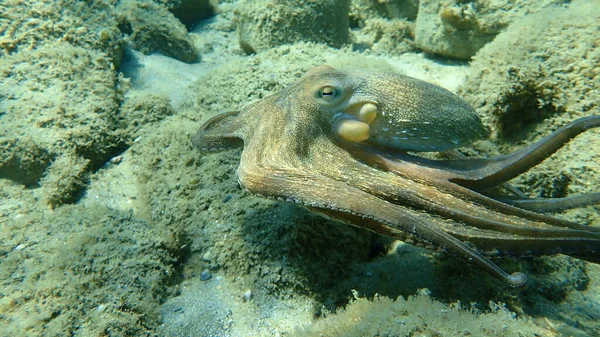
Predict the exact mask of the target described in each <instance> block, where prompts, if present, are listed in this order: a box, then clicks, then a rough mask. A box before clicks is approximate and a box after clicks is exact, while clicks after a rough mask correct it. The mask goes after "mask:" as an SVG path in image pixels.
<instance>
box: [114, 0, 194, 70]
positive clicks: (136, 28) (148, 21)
mask: <svg viewBox="0 0 600 337" xmlns="http://www.w3.org/2000/svg"><path fill="white" fill-rule="evenodd" d="M117 11H118V13H119V14H120V15H121V18H120V22H121V24H120V28H121V31H122V32H123V33H125V34H127V35H128V36H129V38H130V41H131V43H132V45H133V47H134V48H135V49H137V50H139V51H141V52H142V53H144V54H151V53H154V52H158V53H161V54H163V55H166V56H169V57H172V58H175V59H177V60H180V61H182V62H187V63H194V62H198V61H199V59H200V57H199V54H198V51H197V50H196V47H195V46H194V43H193V41H192V38H191V37H190V35H189V34H188V32H187V30H186V28H185V26H184V25H183V23H181V21H179V20H178V19H177V18H176V17H175V16H174V15H173V14H172V13H171V12H169V11H168V10H167V8H166V7H165V6H162V5H159V4H156V3H153V2H148V1H142V0H140V1H138V0H128V1H124V2H122V3H121V4H120V5H119V6H118V7H117Z"/></svg>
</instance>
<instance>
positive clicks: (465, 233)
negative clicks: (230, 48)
mask: <svg viewBox="0 0 600 337" xmlns="http://www.w3.org/2000/svg"><path fill="white" fill-rule="evenodd" d="M323 87H327V88H328V89H327V90H326V93H329V92H330V91H331V90H330V89H329V88H335V90H339V93H340V96H339V97H340V98H339V102H338V101H335V102H334V103H335V104H337V105H335V104H334V105H335V106H334V105H332V102H331V98H329V97H328V99H329V100H330V101H328V102H323V99H322V97H321V96H323V95H322V93H323V89H322V88H323ZM449 95H450V96H449ZM451 95H452V94H450V93H449V92H447V91H445V90H443V89H440V88H438V87H435V86H433V85H429V84H423V82H420V81H417V80H412V79H407V78H406V77H404V76H398V75H393V74H386V73H375V72H372V73H369V72H362V71H354V72H344V71H339V70H335V69H333V68H331V67H327V66H321V67H317V68H314V69H312V70H310V71H309V72H307V74H306V75H305V76H304V77H302V78H301V79H300V80H299V81H298V82H297V83H295V84H293V85H291V86H289V87H287V88H285V89H283V90H281V91H279V92H277V93H275V94H273V95H271V96H269V97H267V98H265V99H263V100H262V101H260V102H256V103H254V104H252V105H250V106H249V107H248V108H247V109H245V110H244V111H242V112H239V113H237V112H229V113H224V114H221V115H218V116H215V117H213V118H212V119H210V120H209V121H207V122H205V123H204V125H203V126H202V127H201V128H200V130H199V131H198V133H197V134H196V135H195V136H194V137H193V140H192V141H193V144H194V146H195V147H197V148H199V149H201V150H204V151H207V150H222V149H227V148H231V147H234V146H243V151H242V155H241V160H240V165H239V167H238V169H237V175H238V178H239V182H240V184H241V185H242V186H243V187H245V188H246V189H247V190H249V191H250V192H252V193H256V194H259V195H262V196H265V197H271V198H276V199H279V200H284V201H287V202H295V203H299V204H302V205H304V206H306V207H308V208H309V209H311V210H313V211H315V212H318V213H321V214H326V215H327V216H329V217H331V218H335V219H338V220H342V221H344V222H346V223H348V224H351V225H355V226H359V227H363V228H366V229H369V230H372V231H375V232H378V233H381V234H384V235H388V236H390V237H394V238H397V239H401V240H408V241H415V242H421V243H424V245H425V246H428V247H436V248H437V249H441V250H444V251H446V252H448V253H451V254H453V255H456V256H458V257H461V258H463V259H464V260H465V261H467V262H469V263H472V264H474V265H476V266H478V267H480V268H482V269H484V270H486V271H487V272H489V273H491V274H492V275H495V276H497V277H499V278H500V279H502V280H503V281H505V282H507V283H508V284H510V285H513V286H520V285H523V284H525V282H526V276H525V275H524V274H522V273H519V272H515V273H513V274H508V273H506V272H505V271H504V270H502V269H501V268H499V267H498V266H497V265H495V264H494V263H493V262H491V261H490V260H489V258H488V257H487V255H501V254H511V255H531V254H534V255H544V254H556V253H564V254H571V255H576V256H578V257H585V258H588V259H595V258H598V257H599V255H600V229H599V228H598V227H595V226H593V225H592V226H586V225H581V224H577V223H573V222H569V221H565V220H561V219H557V218H553V217H550V216H547V215H544V214H540V213H537V212H532V211H529V210H525V209H522V208H519V207H515V206H513V205H510V204H507V203H505V202H501V201H498V200H495V199H492V198H491V197H488V196H486V195H484V194H483V193H484V192H481V191H484V190H486V189H488V188H490V187H493V186H496V185H499V184H502V183H504V182H506V181H507V180H509V179H511V178H513V177H515V176H517V175H519V174H521V173H523V172H525V171H527V170H529V169H530V168H531V167H533V166H535V165H537V164H538V163H540V162H541V161H542V160H543V159H545V158H546V157H548V156H550V155H551V154H552V153H554V152H555V151H556V150H557V149H559V148H560V147H562V146H563V145H564V144H565V143H567V142H568V141H570V140H571V139H572V138H574V137H575V136H577V135H578V134H580V133H582V132H584V131H586V130H588V129H590V128H595V127H598V126H600V116H589V117H585V118H582V119H580V120H577V121H575V122H573V123H571V124H569V125H567V126H564V127H563V128H561V129H559V130H557V131H555V132H554V133H552V134H550V135H548V136H547V137H545V138H543V139H541V140H540V141H538V142H536V143H534V144H532V145H530V146H528V147H526V148H523V149H521V150H519V151H517V152H515V153H513V154H509V155H505V156H500V157H494V158H480V159H459V160H428V159H424V158H420V157H416V156H414V155H410V154H408V153H406V152H404V151H401V150H402V149H403V147H402V146H401V145H398V144H393V146H392V148H390V147H389V146H386V144H385V141H386V140H385V139H384V140H381V139H379V138H376V137H375V138H376V139H373V138H369V139H368V140H366V141H364V142H348V141H345V140H343V139H340V137H338V135H337V134H336V133H335V132H333V131H332V118H334V115H335V114H336V113H338V112H339V111H340V110H344V109H347V108H348V106H352V105H355V104H365V103H373V104H375V105H376V106H377V107H378V108H379V109H380V111H385V112H386V113H387V114H389V116H394V117H393V118H396V119H406V120H410V121H411V123H413V124H414V123H416V125H419V126H418V129H422V130H420V131H419V132H422V133H420V134H419V135H428V133H427V132H426V131H427V130H432V131H437V130H441V129H442V130H443V129H456V128H462V130H454V131H452V130H448V131H447V135H449V137H446V138H443V137H442V138H435V137H438V136H437V135H436V136H433V135H431V137H430V138H429V140H430V139H432V138H435V142H433V143H430V144H432V145H433V146H436V149H443V148H444V147H446V148H452V147H455V146H453V145H457V144H456V138H457V137H458V138H460V141H459V142H458V143H459V144H460V145H464V144H465V142H467V141H472V140H475V139H479V138H481V137H483V136H484V135H485V134H486V131H485V129H484V128H483V126H481V122H480V121H479V119H478V118H477V117H476V116H475V114H474V113H473V111H472V109H471V108H468V107H466V106H465V105H466V104H464V102H463V101H462V100H460V99H458V98H456V97H453V96H451ZM440 106H444V107H445V108H444V109H446V110H444V111H445V112H444V114H440V112H439V111H431V109H432V107H433V109H435V108H436V107H440ZM453 107H454V108H456V109H457V110H458V111H453V110H452V108H453ZM389 120H392V119H388V120H386V122H388V123H389ZM423 121H429V122H434V121H437V122H439V121H443V123H445V125H447V126H443V127H442V126H439V125H431V124H424V123H422V122H423ZM457 121H459V122H457ZM427 125H428V126H430V128H428V129H426V127H425V126H427ZM391 126H392V127H393V128H394V130H401V129H403V128H405V127H406V126H405V125H403V124H402V122H399V124H398V125H391ZM373 127H374V128H377V127H375V124H373ZM419 137H421V136H419ZM425 137H427V136H425ZM452 144H453V145H452ZM405 149H411V146H408V147H406V148H405ZM426 150H427V149H426ZM599 195H600V194H598V193H595V194H592V195H586V196H584V197H582V198H580V200H579V201H577V202H573V201H570V202H567V201H565V202H563V201H560V200H559V201H557V202H555V203H554V204H550V206H551V207H549V208H553V207H555V208H560V207H562V206H565V205H566V206H565V207H573V206H578V205H584V204H589V203H594V202H597V201H598V199H599V198H598V197H599ZM526 201H527V200H526ZM515 204H516V205H520V204H519V203H515Z"/></svg>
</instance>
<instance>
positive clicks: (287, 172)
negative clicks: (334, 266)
mask: <svg viewBox="0 0 600 337" xmlns="http://www.w3.org/2000/svg"><path fill="white" fill-rule="evenodd" d="M238 177H239V179H240V183H241V184H242V185H243V186H244V187H245V188H246V189H248V190H249V191H250V192H252V193H255V194H259V195H263V196H266V197H270V198H274V199H277V200H281V201H287V202H294V203H298V204H302V205H304V206H306V207H308V208H310V209H311V210H313V211H315V212H317V213H321V214H324V215H326V216H328V217H330V218H334V219H337V220H341V221H344V222H346V223H349V224H352V225H355V226H358V227H362V228H366V229H369V230H371V231H374V232H377V233H380V234H383V235H387V236H391V237H394V238H397V239H400V240H405V239H407V238H409V239H410V238H416V239H417V240H418V241H421V242H426V243H430V244H432V243H435V245H436V246H437V247H438V248H440V249H442V250H444V251H446V252H448V253H450V254H453V255H456V256H458V257H460V258H462V259H464V260H465V261H467V262H469V263H472V264H474V265H476V266H478V267H480V268H482V269H484V270H486V271H487V272H489V273H490V274H492V275H494V276H496V277H498V278H500V279H501V280H503V281H504V282H506V283H508V284H510V285H512V286H515V287H518V286H522V285H524V284H525V283H526V280H527V277H526V276H525V274H523V273H520V272H515V273H513V274H509V273H507V272H505V271H504V270H502V268H500V267H499V266H497V265H496V264H494V263H493V262H492V261H491V260H490V259H489V258H487V257H486V256H484V255H482V254H481V253H480V252H479V251H477V249H475V248H473V247H471V245H469V244H466V243H464V242H463V241H461V240H460V239H458V238H456V237H454V236H452V235H450V234H449V233H447V232H445V231H444V230H443V229H442V228H444V226H442V225H441V224H440V222H443V219H439V218H436V217H435V216H433V215H430V214H426V213H424V212H419V211H416V210H413V209H410V208H407V207H404V206H401V205H397V204H393V203H391V202H388V201H386V200H383V199H380V198H378V197H376V196H374V195H371V194H369V193H366V192H364V191H362V190H360V189H358V188H356V187H352V186H350V185H348V184H345V183H343V182H340V181H336V180H334V179H331V178H328V177H325V176H318V175H308V174H305V173H303V171H301V170H298V169H295V168H292V167H287V168H283V169H274V168H272V167H261V166H260V165H257V166H247V165H243V163H242V164H241V165H240V168H239V169H238Z"/></svg>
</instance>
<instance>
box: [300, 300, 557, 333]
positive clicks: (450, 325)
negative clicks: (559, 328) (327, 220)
mask: <svg viewBox="0 0 600 337" xmlns="http://www.w3.org/2000/svg"><path fill="white" fill-rule="evenodd" d="M355 296H356V295H355ZM297 331H298V332H297V333H296V334H294V335H293V336H296V337H303V336H306V337H308V336H336V337H355V336H356V337H360V336H464V337H467V336H498V337H501V336H502V337H520V336H552V335H553V334H552V331H550V330H548V329H544V328H540V327H538V326H536V325H535V324H534V323H533V322H532V321H531V320H526V319H517V318H516V315H515V314H514V313H512V312H510V311H509V310H507V309H506V308H505V307H504V306H503V305H502V304H496V303H489V312H487V313H483V312H481V311H478V310H476V309H475V308H470V310H469V308H468V307H467V308H465V307H463V306H461V304H460V303H454V304H451V305H448V304H444V303H441V302H437V301H435V300H433V299H432V298H431V297H430V296H429V293H428V291H427V290H422V291H420V292H419V293H418V294H416V295H413V296H410V297H408V298H407V299H404V298H402V297H398V298H397V299H396V300H392V299H390V298H386V297H379V296H375V298H373V300H367V299H365V298H359V297H357V296H356V297H355V299H354V301H352V302H351V303H350V304H348V306H347V307H346V308H345V309H344V310H340V311H339V312H337V313H335V314H330V315H326V317H325V318H323V319H321V320H317V321H316V322H315V323H314V324H312V325H308V326H304V327H302V328H298V329H297Z"/></svg>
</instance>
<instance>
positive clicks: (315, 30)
mask: <svg viewBox="0 0 600 337" xmlns="http://www.w3.org/2000/svg"><path fill="white" fill-rule="evenodd" d="M349 8H350V3H349V0H325V1H314V0H313V1H302V0H294V1H285V2H284V1H273V0H261V1H252V2H247V3H244V4H243V5H242V6H241V7H240V9H239V10H237V11H236V24H237V31H238V40H239V43H240V46H241V48H242V49H243V50H244V52H246V53H247V54H253V53H256V52H260V51H263V50H267V49H269V48H272V47H277V46H280V45H284V44H291V43H295V42H300V41H305V42H317V43H325V44H327V45H330V46H332V47H341V46H342V45H344V44H346V43H348V42H349V29H348V13H349Z"/></svg>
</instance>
